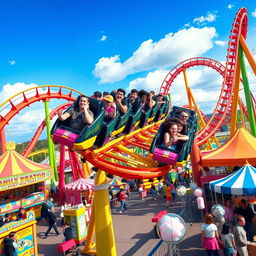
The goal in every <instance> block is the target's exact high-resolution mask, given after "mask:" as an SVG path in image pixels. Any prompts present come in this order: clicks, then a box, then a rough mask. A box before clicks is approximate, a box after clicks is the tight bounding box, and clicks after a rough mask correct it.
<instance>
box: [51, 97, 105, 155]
mask: <svg viewBox="0 0 256 256" xmlns="http://www.w3.org/2000/svg"><path fill="white" fill-rule="evenodd" d="M71 107H72V106H71ZM71 107H70V108H71ZM90 110H91V111H92V112H93V114H94V122H93V123H92V124H91V125H85V127H84V128H83V129H82V130H81V131H80V132H79V131H78V130H75V129H72V128H70V127H69V126H68V124H69V118H68V119H66V120H65V121H61V120H60V119H57V120H56V122H55V124H54V125H53V127H52V130H51V135H52V140H53V142H54V143H61V144H64V145H66V146H68V147H71V148H72V149H74V150H76V149H78V150H82V149H87V148H90V147H92V146H93V144H94V143H95V141H96V137H97V135H98V134H99V133H100V129H101V126H102V122H103V119H104V115H105V111H104V104H103V102H102V101H98V100H96V99H93V98H90Z"/></svg>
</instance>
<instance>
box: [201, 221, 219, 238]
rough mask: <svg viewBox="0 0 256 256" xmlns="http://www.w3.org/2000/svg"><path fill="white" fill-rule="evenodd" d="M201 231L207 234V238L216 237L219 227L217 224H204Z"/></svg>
mask: <svg viewBox="0 0 256 256" xmlns="http://www.w3.org/2000/svg"><path fill="white" fill-rule="evenodd" d="M201 230H202V231H204V232H205V237H208V238H210V237H215V231H217V226H216V225H215V224H202V227H201Z"/></svg>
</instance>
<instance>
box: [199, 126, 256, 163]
mask: <svg viewBox="0 0 256 256" xmlns="http://www.w3.org/2000/svg"><path fill="white" fill-rule="evenodd" d="M246 160H247V161H248V162H249V163H250V164H251V165H256V138H255V137H254V136H252V135H251V134H250V133H249V132H248V131H246V130H245V129H244V128H239V129H237V130H236V132H235V133H234V134H233V136H232V137H230V139H229V140H227V141H226V143H224V144H223V145H222V146H221V147H220V148H218V149H216V150H214V151H213V152H210V153H208V154H206V155H203V157H202V165H203V166H221V165H227V166H236V165H238V166H243V165H245V164H246Z"/></svg>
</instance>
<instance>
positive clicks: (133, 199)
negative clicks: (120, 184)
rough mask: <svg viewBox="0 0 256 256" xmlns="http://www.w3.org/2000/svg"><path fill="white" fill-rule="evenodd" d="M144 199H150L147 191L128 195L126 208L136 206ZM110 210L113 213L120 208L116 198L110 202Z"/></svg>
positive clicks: (150, 195)
mask: <svg viewBox="0 0 256 256" xmlns="http://www.w3.org/2000/svg"><path fill="white" fill-rule="evenodd" d="M146 198H152V194H151V193H150V192H148V191H147V190H144V191H142V192H141V191H136V192H132V193H129V194H128V197H127V199H126V206H127V207H131V206H132V205H136V204H138V203H141V202H143V201H144V200H145V199H146ZM110 206H111V210H113V211H115V210H117V209H119V208H120V202H119V201H118V198H114V199H112V200H110Z"/></svg>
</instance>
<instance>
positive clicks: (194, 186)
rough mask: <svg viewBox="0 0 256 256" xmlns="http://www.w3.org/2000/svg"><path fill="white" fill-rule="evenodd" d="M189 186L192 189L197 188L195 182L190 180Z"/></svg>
mask: <svg viewBox="0 0 256 256" xmlns="http://www.w3.org/2000/svg"><path fill="white" fill-rule="evenodd" d="M189 186H190V188H192V189H193V190H195V189H197V184H196V183H195V182H191V183H190V185H189Z"/></svg>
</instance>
